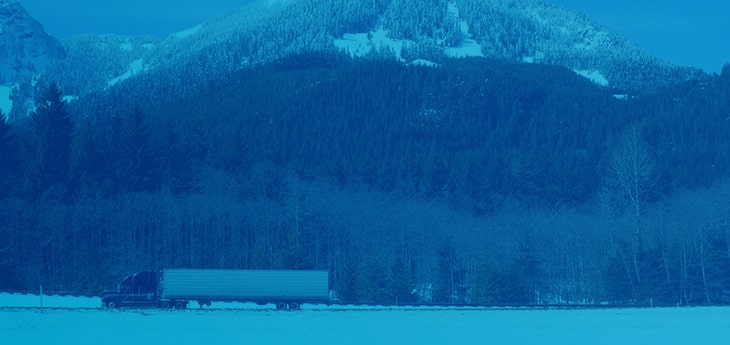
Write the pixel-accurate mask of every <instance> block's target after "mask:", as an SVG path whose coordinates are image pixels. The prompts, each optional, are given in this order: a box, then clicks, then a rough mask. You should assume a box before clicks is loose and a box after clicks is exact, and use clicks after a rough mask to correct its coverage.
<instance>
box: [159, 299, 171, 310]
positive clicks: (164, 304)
mask: <svg viewBox="0 0 730 345" xmlns="http://www.w3.org/2000/svg"><path fill="white" fill-rule="evenodd" d="M160 308H162V309H170V302H167V301H164V302H161V303H160Z"/></svg>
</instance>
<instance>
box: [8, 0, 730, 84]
mask: <svg viewBox="0 0 730 345" xmlns="http://www.w3.org/2000/svg"><path fill="white" fill-rule="evenodd" d="M249 1H250V0H205V1H201V0H104V1H98V0H66V1H50V0H21V1H20V2H21V3H22V4H23V6H25V8H26V9H27V10H28V11H29V12H30V14H31V15H32V16H34V17H36V18H37V19H38V20H39V21H40V22H41V23H42V24H43V25H44V27H45V29H46V31H48V32H49V33H50V34H51V35H54V36H56V37H67V36H71V35H76V34H81V33H118V34H126V35H140V34H152V35H155V36H158V37H160V38H164V37H166V36H167V35H169V34H171V33H173V32H177V31H181V30H184V29H186V28H189V27H192V26H195V25H197V24H200V23H202V22H205V21H207V20H209V19H213V18H215V17H219V16H222V15H225V14H227V13H229V12H231V11H233V10H235V9H237V8H238V7H240V6H242V5H243V4H245V3H247V2H249ZM549 2H551V3H554V4H557V5H561V6H564V7H567V8H571V9H574V10H577V11H579V12H582V13H585V14H586V15H587V16H588V17H590V18H593V19H595V20H596V21H597V22H598V23H599V24H601V25H603V26H604V27H607V28H609V29H610V30H612V31H614V32H616V33H617V34H619V35H621V36H623V37H625V38H627V39H629V40H630V41H632V42H634V43H636V44H637V45H638V46H639V47H641V48H643V49H644V50H646V51H647V52H649V53H650V54H652V55H654V56H656V57H658V58H660V59H662V60H665V61H668V62H671V63H674V64H678V65H686V66H695V67H700V68H703V69H705V70H707V71H708V72H719V71H720V70H721V69H722V66H723V65H724V64H725V63H730V44H727V42H728V41H729V40H730V39H729V37H730V25H727V24H726V21H725V16H727V13H730V1H717V0H693V1H686V0H641V1H637V0H613V1H599V0H594V1H588V0H550V1H549Z"/></svg>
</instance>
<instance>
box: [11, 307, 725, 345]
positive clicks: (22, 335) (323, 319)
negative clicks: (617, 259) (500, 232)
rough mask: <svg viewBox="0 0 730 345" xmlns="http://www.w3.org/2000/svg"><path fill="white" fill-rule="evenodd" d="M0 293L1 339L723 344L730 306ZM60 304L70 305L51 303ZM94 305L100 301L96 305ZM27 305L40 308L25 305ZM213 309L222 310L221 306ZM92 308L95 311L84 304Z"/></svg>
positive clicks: (41, 341)
mask: <svg viewBox="0 0 730 345" xmlns="http://www.w3.org/2000/svg"><path fill="white" fill-rule="evenodd" d="M38 300H39V297H38V296H19V295H8V294H0V339H1V340H0V343H2V344H54V345H55V344H343V345H348V344H418V345H423V344H621V345H623V344H716V343H717V344H721V343H726V342H727V338H728V335H730V308H661V309H602V310H524V309H515V310H498V309H439V308H425V309H419V308H410V309H399V308H374V309H370V308H368V309H349V308H348V307H326V306H309V308H307V309H304V310H301V311H296V312H282V311H276V310H272V309H271V307H263V308H259V309H238V307H249V305H245V304H240V305H233V304H232V305H228V306H229V307H231V308H229V309H208V310H199V309H188V310H184V311H163V310H151V309H136V310H135V309H130V310H103V309H96V307H97V306H98V305H99V304H98V303H97V302H99V300H98V298H69V297H49V296H45V297H44V306H46V307H45V308H43V309H41V308H35V307H36V306H37V305H36V303H37V302H38ZM49 304H55V305H56V306H59V307H61V306H62V307H68V308H69V309H54V308H50V307H48V305H49ZM94 304H95V305H94ZM24 306H29V307H33V308H26V307H24ZM213 307H216V305H214V306H213ZM84 308H94V309H84Z"/></svg>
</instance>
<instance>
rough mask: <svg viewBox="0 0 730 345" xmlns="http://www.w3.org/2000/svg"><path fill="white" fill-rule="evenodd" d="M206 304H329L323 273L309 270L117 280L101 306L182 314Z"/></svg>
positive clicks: (193, 272) (167, 273)
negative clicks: (190, 305) (171, 310)
mask: <svg viewBox="0 0 730 345" xmlns="http://www.w3.org/2000/svg"><path fill="white" fill-rule="evenodd" d="M190 301H197V302H198V304H199V305H200V307H201V308H202V307H203V306H210V305H211V303H212V302H217V301H221V302H254V303H257V304H262V305H263V304H271V303H273V304H275V305H276V308H277V309H290V310H296V309H299V308H300V306H301V305H302V303H325V304H329V273H328V272H327V271H314V270H232V269H163V270H161V271H143V272H138V273H134V274H131V275H129V276H127V277H125V278H123V279H122V280H121V281H120V282H119V284H118V285H117V288H116V290H105V291H104V292H103V294H102V298H101V302H102V306H104V307H107V308H119V307H125V306H134V307H156V308H175V309H185V308H187V307H188V303H189V302H190Z"/></svg>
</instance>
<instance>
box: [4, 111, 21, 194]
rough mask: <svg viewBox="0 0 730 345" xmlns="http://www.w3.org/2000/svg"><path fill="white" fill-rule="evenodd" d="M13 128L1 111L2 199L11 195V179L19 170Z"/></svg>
mask: <svg viewBox="0 0 730 345" xmlns="http://www.w3.org/2000/svg"><path fill="white" fill-rule="evenodd" d="M16 159H17V155H16V152H15V147H14V136H13V133H12V128H11V127H10V125H9V124H8V121H7V117H6V116H5V114H3V112H2V110H1V109H0V199H1V198H2V197H4V196H7V195H8V193H9V187H10V183H9V179H10V176H11V174H12V173H13V171H14V170H15V169H16V168H17V166H16V163H17V161H16Z"/></svg>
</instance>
